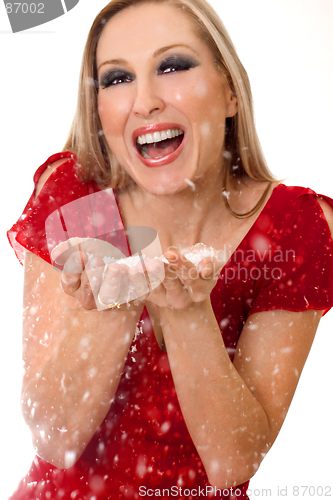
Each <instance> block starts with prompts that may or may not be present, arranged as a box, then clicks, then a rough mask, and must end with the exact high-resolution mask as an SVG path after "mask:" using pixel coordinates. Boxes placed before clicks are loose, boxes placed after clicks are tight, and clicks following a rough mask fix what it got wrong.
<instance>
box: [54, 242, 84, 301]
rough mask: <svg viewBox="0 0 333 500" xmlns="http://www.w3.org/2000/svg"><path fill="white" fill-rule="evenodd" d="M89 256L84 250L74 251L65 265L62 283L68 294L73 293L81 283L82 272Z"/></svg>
mask: <svg viewBox="0 0 333 500" xmlns="http://www.w3.org/2000/svg"><path fill="white" fill-rule="evenodd" d="M87 262H88V256H87V255H86V254H85V253H83V252H74V253H73V254H72V255H71V256H70V257H69V259H68V260H67V262H66V263H65V265H64V272H63V273H62V275H61V281H60V285H61V287H62V289H63V291H64V292H65V293H66V294H67V295H73V294H74V293H75V292H76V290H77V289H78V288H80V285H81V274H82V272H83V270H84V267H85V265H86V263H87Z"/></svg>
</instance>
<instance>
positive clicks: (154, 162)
mask: <svg viewBox="0 0 333 500" xmlns="http://www.w3.org/2000/svg"><path fill="white" fill-rule="evenodd" d="M173 128H180V129H181V130H184V127H182V126H180V125H179V124H177V123H156V124H155V125H148V126H147V127H141V128H137V129H136V130H134V132H133V134H132V138H133V144H134V148H135V152H136V155H137V157H138V158H139V159H140V160H141V162H142V163H143V164H144V165H146V167H162V166H163V165H167V164H168V163H172V162H173V161H175V160H176V159H177V158H178V156H179V155H180V153H181V152H182V150H183V147H184V143H185V138H186V131H185V130H184V139H183V140H182V143H181V144H180V146H179V148H178V149H176V151H174V152H173V153H170V154H169V155H166V156H163V157H162V158H151V159H150V158H143V156H141V155H140V153H139V151H138V150H137V148H136V145H135V143H136V139H137V137H139V136H140V135H145V134H153V133H154V132H161V130H168V129H173Z"/></svg>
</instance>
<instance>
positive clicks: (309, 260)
mask: <svg viewBox="0 0 333 500" xmlns="http://www.w3.org/2000/svg"><path fill="white" fill-rule="evenodd" d="M318 198H322V199H324V200H325V201H327V202H328V203H329V204H330V205H331V206H332V207H333V200H332V199H330V198H328V197H327V196H322V195H318V194H316V193H315V192H314V191H312V190H311V189H308V188H301V187H287V186H281V188H280V200H279V204H280V207H279V209H278V210H277V211H276V212H275V214H274V217H272V218H270V220H269V224H268V227H267V233H266V235H265V237H266V238H267V241H269V242H270V251H269V252H267V256H266V258H265V260H264V263H262V262H261V273H260V278H259V279H258V280H256V282H255V285H254V291H253V292H254V293H253V297H254V300H253V302H252V304H251V308H250V311H249V314H252V313H254V312H260V311H268V310H273V309H287V310H290V311H304V310H307V309H318V310H323V311H324V314H325V313H326V312H327V311H328V310H329V309H330V308H331V307H333V243H332V236H331V232H330V228H329V226H328V224H327V221H326V219H325V216H324V213H323V211H322V208H321V207H320V205H319V203H318V201H317V199H318ZM258 237H259V239H260V235H259V236H258V235H257V239H258ZM252 241H253V242H254V243H253V244H255V241H256V234H252Z"/></svg>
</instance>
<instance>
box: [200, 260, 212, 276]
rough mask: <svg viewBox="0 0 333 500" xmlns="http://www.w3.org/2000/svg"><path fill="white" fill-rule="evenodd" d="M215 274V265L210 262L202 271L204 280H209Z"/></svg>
mask: <svg viewBox="0 0 333 500" xmlns="http://www.w3.org/2000/svg"><path fill="white" fill-rule="evenodd" d="M212 272H213V265H212V264H211V263H210V262H209V263H208V264H206V267H205V269H204V270H203V271H202V276H203V278H207V277H208V276H209V275H210V274H212Z"/></svg>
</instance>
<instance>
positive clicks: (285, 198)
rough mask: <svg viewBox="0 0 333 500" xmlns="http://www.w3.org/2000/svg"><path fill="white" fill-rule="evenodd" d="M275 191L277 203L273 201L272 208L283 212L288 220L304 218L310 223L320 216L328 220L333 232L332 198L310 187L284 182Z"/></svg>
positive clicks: (332, 232)
mask: <svg viewBox="0 0 333 500" xmlns="http://www.w3.org/2000/svg"><path fill="white" fill-rule="evenodd" d="M273 192H274V199H273V201H274V202H275V203H272V204H271V207H270V208H271V209H273V210H274V209H275V210H276V211H277V212H280V213H282V214H283V217H284V219H285V220H286V221H287V220H288V219H289V220H290V221H293V220H294V218H297V219H298V220H299V219H300V218H303V219H304V221H305V222H306V219H307V220H308V223H310V222H311V221H312V220H318V216H319V217H320V218H322V219H324V220H325V221H326V223H327V224H328V226H329V229H330V232H331V234H333V199H332V198H330V197H329V196H327V195H324V194H320V193H317V192H316V191H314V190H313V189H311V188H309V187H303V186H288V185H286V184H283V183H280V184H278V185H277V186H276V187H275V189H274V191H273ZM272 198H273V196H272Z"/></svg>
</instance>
